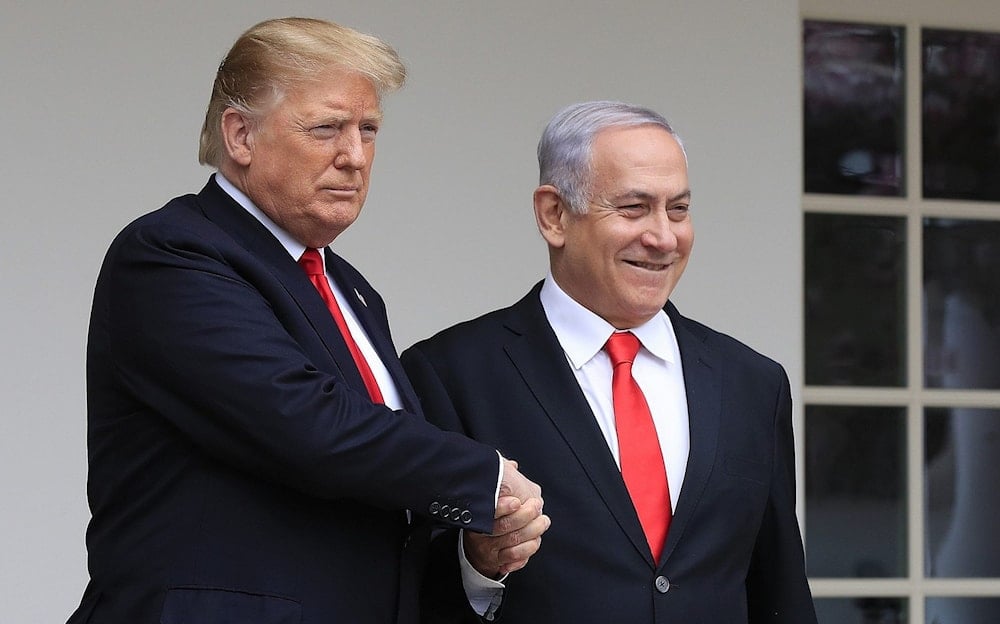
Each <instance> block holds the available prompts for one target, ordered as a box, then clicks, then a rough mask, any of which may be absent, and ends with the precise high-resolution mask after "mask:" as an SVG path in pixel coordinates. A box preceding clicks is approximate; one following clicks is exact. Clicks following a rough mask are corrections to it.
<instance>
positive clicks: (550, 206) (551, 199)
mask: <svg viewBox="0 0 1000 624" xmlns="http://www.w3.org/2000/svg"><path fill="white" fill-rule="evenodd" d="M534 201H535V222H536V223H537V224H538V231H539V232H540V233H541V234H542V238H544V239H545V242H547V243H548V244H549V247H552V248H556V249H559V248H561V247H562V246H563V245H564V244H565V243H566V236H565V220H566V218H568V217H569V216H570V215H569V207H568V206H567V205H566V202H565V201H563V198H562V197H561V196H560V195H559V189H557V188H556V187H554V186H552V185H551V184H543V185H542V186H539V187H538V188H536V189H535V194H534Z"/></svg>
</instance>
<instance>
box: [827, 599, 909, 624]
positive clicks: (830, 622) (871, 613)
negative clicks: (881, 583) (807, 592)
mask: <svg viewBox="0 0 1000 624" xmlns="http://www.w3.org/2000/svg"><path fill="white" fill-rule="evenodd" d="M815 603H816V619H817V620H819V624H907V622H909V621H910V620H909V618H908V617H907V614H906V599H905V598H877V597H875V598H817V599H816V600H815Z"/></svg>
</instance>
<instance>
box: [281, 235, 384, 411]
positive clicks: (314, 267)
mask: <svg viewBox="0 0 1000 624" xmlns="http://www.w3.org/2000/svg"><path fill="white" fill-rule="evenodd" d="M299 265H300V266H301V267H302V269H303V270H304V271H305V272H306V275H308V276H309V281H310V282H312V285H313V286H315V287H316V290H318V291H319V296H320V297H322V298H323V301H324V302H326V307H327V308H329V309H330V314H331V315H333V320H334V321H336V322H337V327H338V328H340V333H341V334H342V335H343V336H344V342H346V343H347V349H348V351H350V352H351V357H353V358H354V363H355V364H356V365H357V367H358V372H360V373H361V379H362V380H363V381H364V382H365V388H367V389H368V394H369V395H370V396H371V399H372V401H374V402H375V403H385V401H384V400H383V399H382V391H381V390H379V388H378V382H377V381H376V380H375V375H374V374H372V369H371V367H369V366H368V361H367V360H366V359H365V356H364V354H363V353H361V349H359V348H358V343H356V342H354V337H353V336H351V330H349V329H348V328H347V321H345V320H344V313H343V312H341V311H340V306H339V305H337V298H336V297H334V296H333V291H332V290H330V282H328V281H327V279H326V272H325V271H324V270H323V258H321V257H320V255H319V251H318V250H316V249H306V250H305V252H304V253H303V254H302V257H301V258H299Z"/></svg>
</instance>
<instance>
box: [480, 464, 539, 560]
mask: <svg viewBox="0 0 1000 624" xmlns="http://www.w3.org/2000/svg"><path fill="white" fill-rule="evenodd" d="M522 497H524V498H522ZM543 506H544V502H543V501H542V488H541V487H539V486H538V484H536V483H534V482H533V481H531V480H529V479H528V478H526V477H525V476H524V475H522V474H521V473H520V472H519V471H518V469H517V462H514V461H511V460H507V459H505V460H504V474H503V478H502V480H501V483H500V497H499V499H498V500H497V509H496V515H495V516H494V518H495V519H494V521H493V532H492V533H491V534H490V535H482V534H479V533H473V532H471V531H465V532H464V535H465V538H464V543H463V546H464V548H465V556H466V558H467V559H468V560H469V563H471V564H472V566H473V567H474V568H475V569H476V570H477V571H478V572H479V573H480V574H482V575H483V576H485V577H488V578H493V579H496V578H500V577H502V576H504V575H506V574H509V573H511V572H513V571H515V570H520V569H521V568H523V567H524V566H525V565H527V563H528V559H530V558H531V556H532V555H534V554H535V553H536V552H538V549H539V547H540V546H541V544H542V534H543V533H545V531H547V530H548V528H549V526H550V525H551V524H552V521H551V520H550V519H549V517H548V516H546V515H545V514H543V513H542V508H543Z"/></svg>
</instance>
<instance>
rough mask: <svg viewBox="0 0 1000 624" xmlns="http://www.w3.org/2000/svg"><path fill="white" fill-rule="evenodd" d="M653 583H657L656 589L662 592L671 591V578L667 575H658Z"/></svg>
mask: <svg viewBox="0 0 1000 624" xmlns="http://www.w3.org/2000/svg"><path fill="white" fill-rule="evenodd" d="M653 584H654V585H656V591H658V592H660V593H661V594H665V593H667V592H668V591H670V579H668V578H667V577H665V576H658V577H656V580H655V581H653Z"/></svg>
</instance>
